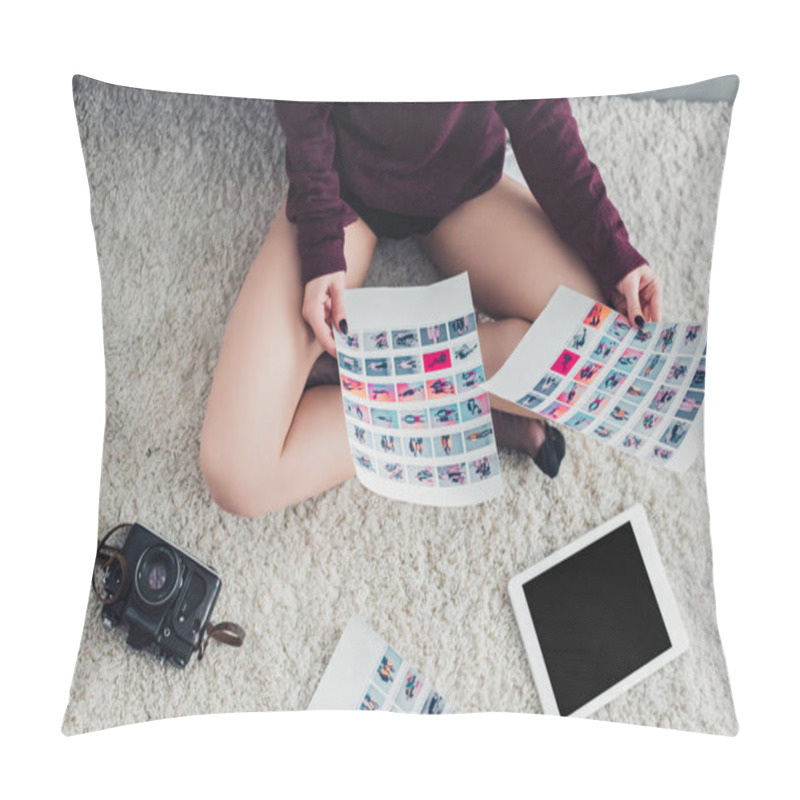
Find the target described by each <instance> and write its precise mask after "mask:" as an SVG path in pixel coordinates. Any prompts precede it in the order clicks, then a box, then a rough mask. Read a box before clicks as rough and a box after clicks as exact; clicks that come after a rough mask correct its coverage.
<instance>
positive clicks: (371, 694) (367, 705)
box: [359, 686, 386, 711]
mask: <svg viewBox="0 0 800 800" xmlns="http://www.w3.org/2000/svg"><path fill="white" fill-rule="evenodd" d="M385 699H386V698H385V697H384V696H383V694H381V693H380V692H379V691H378V690H377V689H376V688H375V687H374V686H370V687H369V689H367V693H366V694H365V695H364V699H363V700H362V701H361V705H360V706H359V711H379V710H380V709H381V707H382V706H383V701H384V700H385Z"/></svg>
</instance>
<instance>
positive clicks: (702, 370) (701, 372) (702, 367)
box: [692, 358, 706, 390]
mask: <svg viewBox="0 0 800 800" xmlns="http://www.w3.org/2000/svg"><path fill="white" fill-rule="evenodd" d="M705 388H706V360H705V359H704V358H701V359H700V364H699V366H698V367H697V371H696V372H695V373H694V376H693V377H692V389H703V390H705Z"/></svg>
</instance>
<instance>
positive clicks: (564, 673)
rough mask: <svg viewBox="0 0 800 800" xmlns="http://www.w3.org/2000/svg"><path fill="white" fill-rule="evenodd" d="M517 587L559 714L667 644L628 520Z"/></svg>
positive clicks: (589, 698)
mask: <svg viewBox="0 0 800 800" xmlns="http://www.w3.org/2000/svg"><path fill="white" fill-rule="evenodd" d="M522 588H523V592H524V596H525V600H526V602H527V606H528V610H529V612H530V614H531V618H532V620H533V624H534V627H535V629H536V636H537V639H538V641H539V645H540V647H541V651H542V656H543V659H544V663H545V666H546V668H547V672H548V677H549V679H550V683H551V685H552V688H553V693H554V695H555V699H556V703H557V704H558V709H559V713H560V714H561V715H563V716H567V715H569V714H571V713H572V712H574V711H575V710H577V709H578V708H580V707H581V706H583V705H584V704H586V703H588V702H589V701H590V700H592V699H594V698H595V697H597V696H598V695H599V694H601V693H602V692H604V691H606V690H607V689H609V688H610V687H612V686H613V685H614V684H616V683H617V682H619V681H621V680H622V679H624V678H626V677H627V676H628V675H630V674H631V673H632V672H634V671H635V670H637V669H639V668H640V667H642V666H643V665H645V664H647V663H648V662H650V661H652V660H653V659H654V658H656V657H657V656H659V655H661V654H662V653H664V652H665V651H666V650H668V649H669V648H670V646H671V642H670V638H669V635H668V633H667V628H666V625H665V622H664V618H663V616H662V614H661V611H660V610H659V605H658V601H657V599H656V595H655V593H654V591H653V586H652V585H651V583H650V579H649V577H648V574H647V569H646V567H645V563H644V560H643V558H642V553H641V551H640V550H639V546H638V544H637V541H636V536H635V534H634V532H633V528H632V527H631V524H630V522H625V523H624V524H622V525H620V526H619V527H618V528H615V529H614V530H612V531H611V532H609V533H607V534H605V535H604V536H602V537H601V538H600V539H598V540H597V541H595V542H593V543H592V544H590V545H588V546H587V547H584V548H583V549H581V550H579V551H578V552H576V553H574V554H573V555H571V556H569V557H568V558H566V559H565V560H563V561H561V562H559V563H557V564H555V565H554V566H553V567H551V568H549V569H547V570H546V571H545V572H543V573H541V574H540V575H537V576H536V577H534V578H532V579H531V580H529V581H527V582H526V583H525V584H523V587H522Z"/></svg>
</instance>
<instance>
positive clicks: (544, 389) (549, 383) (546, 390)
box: [533, 372, 561, 395]
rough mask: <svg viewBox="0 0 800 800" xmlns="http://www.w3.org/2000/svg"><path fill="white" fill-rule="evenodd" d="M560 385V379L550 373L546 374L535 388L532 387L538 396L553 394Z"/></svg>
mask: <svg viewBox="0 0 800 800" xmlns="http://www.w3.org/2000/svg"><path fill="white" fill-rule="evenodd" d="M559 383H561V378H559V377H558V376H556V375H553V373H552V372H548V373H547V375H545V376H544V377H543V378H542V379H541V380H540V381H539V383H537V384H536V386H534V387H533V391H534V392H539V394H547V395H550V394H552V393H553V390H554V389H555V388H556V386H558V384H559Z"/></svg>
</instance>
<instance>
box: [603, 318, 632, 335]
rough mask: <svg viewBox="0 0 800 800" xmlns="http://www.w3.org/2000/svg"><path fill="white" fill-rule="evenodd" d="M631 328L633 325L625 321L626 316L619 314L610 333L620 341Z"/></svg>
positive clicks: (609, 330) (612, 324)
mask: <svg viewBox="0 0 800 800" xmlns="http://www.w3.org/2000/svg"><path fill="white" fill-rule="evenodd" d="M630 329H631V326H630V325H628V323H627V322H626V321H625V317H623V316H622V314H617V316H616V318H615V319H614V321H613V322H612V323H611V327H610V328H609V329H608V335H609V336H613V337H614V338H615V339H616V340H617V341H618V342H620V341H622V340H623V339H624V338H625V335H626V334H627V333H628V331H629V330H630Z"/></svg>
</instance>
